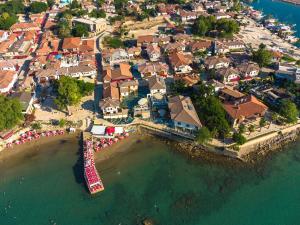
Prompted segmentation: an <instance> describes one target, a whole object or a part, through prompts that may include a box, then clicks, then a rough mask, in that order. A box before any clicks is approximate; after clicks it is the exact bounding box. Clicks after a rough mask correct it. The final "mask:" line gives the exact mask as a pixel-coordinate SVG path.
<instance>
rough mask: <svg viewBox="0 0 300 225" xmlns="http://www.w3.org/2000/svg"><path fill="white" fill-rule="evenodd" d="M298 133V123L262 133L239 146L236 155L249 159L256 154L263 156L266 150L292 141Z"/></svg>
mask: <svg viewBox="0 0 300 225" xmlns="http://www.w3.org/2000/svg"><path fill="white" fill-rule="evenodd" d="M299 135H300V124H296V125H294V126H291V127H288V128H285V129H282V130H280V131H277V132H272V133H270V134H267V135H264V136H262V137H258V138H255V139H253V140H250V141H248V142H247V143H245V144H244V145H242V146H240V150H239V151H238V157H239V158H242V159H244V160H249V159H250V158H253V156H254V155H256V156H264V155H266V154H267V153H268V152H271V151H274V150H277V149H278V148H282V147H284V145H286V144H288V143H290V142H294V141H296V140H297V138H298V137H299Z"/></svg>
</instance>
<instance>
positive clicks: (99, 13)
mask: <svg viewBox="0 0 300 225" xmlns="http://www.w3.org/2000/svg"><path fill="white" fill-rule="evenodd" d="M89 15H90V17H94V18H105V17H106V13H105V11H104V10H103V9H100V10H96V9H93V10H92V11H91V12H90V14H89Z"/></svg>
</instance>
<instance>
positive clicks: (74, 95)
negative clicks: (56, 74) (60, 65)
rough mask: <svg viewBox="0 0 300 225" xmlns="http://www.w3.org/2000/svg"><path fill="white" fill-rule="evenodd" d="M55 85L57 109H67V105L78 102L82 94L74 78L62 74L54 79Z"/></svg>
mask: <svg viewBox="0 0 300 225" xmlns="http://www.w3.org/2000/svg"><path fill="white" fill-rule="evenodd" d="M55 87H56V89H57V97H56V98H55V104H56V105H57V107H58V108H59V109H62V110H63V109H68V106H72V105H76V104H78V103H79V102H80V100H81V97H82V95H81V93H80V88H79V87H78V85H77V82H76V80H75V79H73V78H71V77H67V76H63V77H61V78H60V79H59V80H57V81H56V84H55Z"/></svg>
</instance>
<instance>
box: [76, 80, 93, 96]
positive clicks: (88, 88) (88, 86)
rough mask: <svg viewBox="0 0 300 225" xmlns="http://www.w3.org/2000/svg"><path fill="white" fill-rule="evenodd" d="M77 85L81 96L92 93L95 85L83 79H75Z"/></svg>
mask: <svg viewBox="0 0 300 225" xmlns="http://www.w3.org/2000/svg"><path fill="white" fill-rule="evenodd" d="M76 82H77V86H78V88H79V90H80V93H81V95H82V96H87V95H90V94H92V93H93V91H94V89H95V85H94V84H93V83H88V82H84V81H83V80H77V81H76Z"/></svg>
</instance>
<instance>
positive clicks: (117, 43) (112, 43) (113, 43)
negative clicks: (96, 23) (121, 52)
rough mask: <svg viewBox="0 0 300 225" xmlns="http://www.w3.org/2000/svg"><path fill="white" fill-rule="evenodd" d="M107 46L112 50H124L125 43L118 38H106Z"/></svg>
mask: <svg viewBox="0 0 300 225" xmlns="http://www.w3.org/2000/svg"><path fill="white" fill-rule="evenodd" d="M104 42H105V44H106V45H108V46H109V47H111V48H123V47H124V43H123V41H122V40H121V39H120V38H117V37H107V38H105V41H104Z"/></svg>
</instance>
